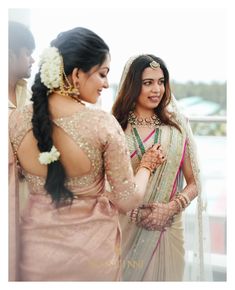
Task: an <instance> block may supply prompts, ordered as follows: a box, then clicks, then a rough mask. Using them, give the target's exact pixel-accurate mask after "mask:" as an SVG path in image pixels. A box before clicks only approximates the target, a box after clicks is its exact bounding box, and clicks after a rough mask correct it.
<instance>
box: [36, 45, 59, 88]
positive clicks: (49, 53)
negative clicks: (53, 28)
mask: <svg viewBox="0 0 235 290" xmlns="http://www.w3.org/2000/svg"><path fill="white" fill-rule="evenodd" d="M62 61H63V60H62V57H61V55H60V53H59V50H58V49H57V48H56V47H49V48H46V49H45V50H44V51H43V53H42V54H41V56H40V62H39V66H40V74H41V81H42V83H43V84H44V85H45V86H46V87H47V88H48V89H50V91H52V90H53V89H55V88H58V87H59V86H60V73H61V66H62Z"/></svg>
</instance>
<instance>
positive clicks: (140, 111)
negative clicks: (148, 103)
mask: <svg viewBox="0 0 235 290" xmlns="http://www.w3.org/2000/svg"><path fill="white" fill-rule="evenodd" d="M134 113H135V115H136V116H137V117H141V118H144V119H148V118H151V117H152V116H153V115H154V114H155V112H154V110H152V109H144V108H140V107H136V108H135V110H134Z"/></svg>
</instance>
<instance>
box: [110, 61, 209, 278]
mask: <svg viewBox="0 0 235 290" xmlns="http://www.w3.org/2000/svg"><path fill="white" fill-rule="evenodd" d="M159 63H160V64H159ZM159 68H160V69H161V70H162V72H161V74H164V91H163V92H164V94H163V96H162V100H164V98H165V99H166V98H167V96H168V101H166V100H164V101H165V103H164V105H162V106H160V105H158V107H160V109H159V111H157V110H155V109H154V112H155V113H156V116H157V117H159V118H160V121H161V122H159V123H157V122H155V121H154V122H155V123H154V122H153V124H154V126H152V127H151V126H149V125H148V124H150V123H151V118H150V121H149V119H148V118H146V119H145V120H146V127H148V130H145V131H144V130H143V129H142V128H141V126H139V127H138V122H139V123H141V122H142V120H143V119H144V118H143V117H142V116H141V117H142V118H139V120H141V121H138V118H137V116H136V117H133V118H134V119H135V118H136V120H137V122H136V123H135V122H133V124H132V121H131V118H130V117H128V116H130V112H132V111H133V110H134V111H135V108H136V103H137V105H138V106H139V107H138V109H139V108H140V107H141V106H142V108H143V107H144V106H145V103H142V104H140V101H139V99H138V98H140V95H141V94H143V93H142V89H141V87H142V88H143V86H146V87H147V86H149V85H151V82H152V83H153V80H154V79H153V78H152V77H147V78H144V77H143V79H142V80H141V79H140V78H141V75H140V74H141V73H142V76H143V74H144V71H145V70H146V69H148V73H149V72H150V73H151V69H153V70H157V69H159ZM150 75H151V74H150ZM134 78H136V79H135V80H134ZM138 78H139V80H138ZM162 79H163V78H162ZM145 82H146V84H145ZM148 82H150V84H149V83H148ZM138 83H140V84H139V85H138ZM160 85H162V84H159V86H160ZM137 86H139V89H137V88H134V87H137ZM145 90H146V88H145ZM131 94H132V96H131ZM151 94H152V95H153V93H149V95H150V97H149V95H148V98H151ZM154 94H155V95H156V96H157V93H154ZM155 95H154V96H153V97H152V98H153V99H154V98H155V99H156V96H155ZM142 98H143V97H142ZM138 102H139V103H138ZM145 102H146V103H147V102H148V99H147V98H146V99H145ZM160 104H161V101H160ZM140 105H141V106H140ZM146 106H147V105H146ZM133 107H134V109H133ZM146 108H147V107H146ZM146 108H144V109H145V111H146ZM147 109H148V108H147ZM157 109H158V108H157ZM165 109H166V111H167V112H168V113H169V114H170V116H171V117H170V119H171V121H173V122H171V121H166V122H165V121H164V116H163V118H162V119H161V112H160V110H165ZM137 111H138V110H137ZM140 111H141V110H140V109H139V112H140ZM142 111H143V110H142ZM152 111H153V110H152ZM137 113H138V112H137ZM113 114H114V116H115V117H116V118H117V120H118V121H119V123H120V124H121V126H122V128H123V129H124V131H125V134H126V140H127V143H128V147H129V151H130V157H131V161H132V166H133V169H134V171H135V170H136V169H137V168H138V165H139V162H140V158H141V156H140V151H141V150H143V152H144V151H145V150H147V149H148V148H149V147H151V146H152V145H153V144H154V143H157V142H158V143H160V144H161V146H162V147H163V149H164V152H165V154H166V162H164V163H163V164H162V165H160V166H159V167H158V168H157V169H156V171H155V173H154V174H153V175H152V177H151V179H150V180H149V184H148V189H147V191H146V194H145V198H144V201H143V203H144V204H145V205H146V206H147V207H148V205H149V204H153V203H155V204H164V205H165V204H170V203H172V202H173V201H174V200H175V199H177V198H178V197H179V196H180V195H181V194H182V195H183V196H186V199H187V201H189V202H187V204H186V203H185V206H184V205H183V207H182V205H180V206H181V208H180V210H179V211H178V212H177V214H174V215H173V216H172V217H171V218H170V219H169V220H170V224H166V225H165V226H163V227H161V228H157V227H156V228H155V229H153V228H151V227H147V226H146V223H145V224H144V223H143V220H144V218H143V219H142V209H141V207H140V208H139V209H137V212H138V214H137V216H139V215H140V219H142V220H141V222H142V223H141V222H139V223H133V222H132V221H133V220H132V219H133V218H132V217H133V215H134V214H133V213H130V214H129V216H128V215H122V216H121V217H120V224H121V228H122V235H123V242H122V258H123V264H122V266H123V267H122V268H123V273H122V274H123V280H124V281H182V280H183V279H184V273H185V239H187V234H186V236H185V233H184V222H183V218H182V211H183V209H184V208H186V206H188V205H189V204H190V201H192V200H193V199H194V198H195V197H197V217H196V223H195V225H194V224H193V226H194V227H195V230H196V235H195V239H197V248H196V250H195V251H194V257H193V263H194V265H196V270H197V273H195V275H196V278H195V280H203V238H202V205H201V204H202V203H201V189H200V187H201V186H200V179H199V167H198V162H197V154H196V148H195V144H194V140H193V136H192V132H191V129H190V126H189V124H188V120H187V119H186V118H185V117H184V116H183V115H182V114H181V113H180V111H179V109H178V107H177V104H176V100H175V98H174V97H173V96H172V94H171V93H170V89H169V76H168V72H167V73H166V67H165V64H164V62H163V61H162V60H161V59H160V58H157V57H155V56H153V55H141V56H138V57H134V58H132V59H130V61H129V62H128V63H127V65H126V66H125V68H124V72H123V75H122V79H121V82H120V85H119V94H118V97H117V100H116V102H115V104H114V106H113ZM134 115H135V114H134ZM152 119H153V117H152ZM142 123H143V122H142ZM172 124H177V125H178V127H179V128H180V130H179V129H178V128H177V126H174V125H172ZM150 129H151V130H150ZM138 130H139V131H140V132H141V130H142V134H138ZM143 132H145V134H143ZM156 136H157V137H156ZM186 167H187V170H186V169H185V168H186ZM186 171H190V175H191V178H190V182H189V178H185V179H188V180H186V186H185V187H184V188H182V174H183V173H184V175H185V172H186ZM157 217H160V218H161V212H160V210H159V212H158V215H157ZM155 220H156V219H155ZM144 225H145V226H144ZM191 226H192V225H191ZM194 269H195V268H194ZM191 277H192V275H191Z"/></svg>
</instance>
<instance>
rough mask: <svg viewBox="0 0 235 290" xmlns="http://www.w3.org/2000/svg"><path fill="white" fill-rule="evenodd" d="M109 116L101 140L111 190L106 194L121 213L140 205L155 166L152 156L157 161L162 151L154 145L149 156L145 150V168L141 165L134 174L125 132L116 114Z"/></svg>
mask: <svg viewBox="0 0 235 290" xmlns="http://www.w3.org/2000/svg"><path fill="white" fill-rule="evenodd" d="M106 118H108V120H106V121H105V122H106V124H107V125H106V126H105V130H104V131H103V132H102V136H103V137H102V139H103V144H104V155H103V156H104V167H105V173H106V176H107V180H108V182H109V185H110V189H111V191H110V192H108V193H107V196H108V198H109V199H110V200H111V202H112V203H113V204H114V205H115V206H116V207H117V208H118V209H119V210H120V211H121V212H128V211H130V210H131V209H134V208H136V207H137V206H139V205H140V204H141V202H142V200H143V197H144V194H145V191H146V188H147V184H148V180H149V177H150V170H151V169H152V168H151V166H152V167H154V166H153V162H152V157H156V158H155V160H156V161H155V162H154V163H155V164H156V162H157V161H159V159H158V158H157V154H158V155H159V152H158V153H157V150H156V147H155V148H152V152H151V154H150V155H147V153H146V158H145V159H144V158H143V159H144V160H143V161H144V162H143V164H142V165H143V167H142V166H140V168H139V170H138V171H137V173H136V175H135V176H134V174H133V169H132V166H131V159H130V155H129V150H128V147H127V144H126V139H125V135H124V132H123V130H122V128H121V127H120V125H119V124H118V122H117V121H116V119H115V118H114V117H113V116H111V115H110V116H107V117H106ZM104 140H105V142H104ZM149 165H151V166H149ZM147 167H150V169H148V168H147ZM155 167H156V166H155Z"/></svg>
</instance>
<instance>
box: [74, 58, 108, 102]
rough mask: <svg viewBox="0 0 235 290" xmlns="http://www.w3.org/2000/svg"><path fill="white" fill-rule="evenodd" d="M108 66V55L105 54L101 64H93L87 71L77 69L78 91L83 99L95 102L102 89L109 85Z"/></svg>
mask: <svg viewBox="0 0 235 290" xmlns="http://www.w3.org/2000/svg"><path fill="white" fill-rule="evenodd" d="M109 67H110V56H109V55H107V57H106V59H105V61H104V62H103V64H102V65H101V66H94V67H93V68H91V70H90V71H89V72H87V73H85V72H83V71H81V70H80V71H79V91H80V97H81V99H82V100H83V101H85V102H89V103H92V104H94V103H96V102H97V99H98V97H99V96H100V95H101V92H102V90H103V89H104V88H105V89H107V88H108V87H109V83H108V78H107V75H108V72H109Z"/></svg>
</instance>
